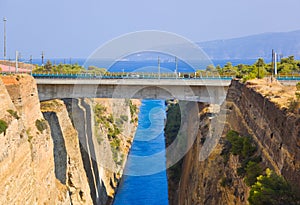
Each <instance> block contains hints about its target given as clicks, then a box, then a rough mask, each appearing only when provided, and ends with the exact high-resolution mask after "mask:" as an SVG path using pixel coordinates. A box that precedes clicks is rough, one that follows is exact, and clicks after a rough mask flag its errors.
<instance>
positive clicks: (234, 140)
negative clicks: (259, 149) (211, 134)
mask: <svg viewBox="0 0 300 205" xmlns="http://www.w3.org/2000/svg"><path fill="white" fill-rule="evenodd" d="M226 137H227V140H228V141H229V142H230V144H231V153H232V154H233V155H241V154H242V150H243V145H244V139H243V138H242V137H240V136H239V134H238V133H237V132H235V131H233V130H231V131H229V132H228V133H227V136H226Z"/></svg>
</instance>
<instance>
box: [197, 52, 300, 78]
mask: <svg viewBox="0 0 300 205" xmlns="http://www.w3.org/2000/svg"><path fill="white" fill-rule="evenodd" d="M206 71H208V72H212V73H213V72H218V73H219V74H220V75H229V76H236V77H238V78H243V79H244V80H245V81H246V80H249V79H254V78H263V77H264V76H266V75H272V73H274V71H273V65H272V63H265V61H264V59H262V58H259V59H258V60H257V61H256V62H255V63H254V64H253V65H245V64H239V65H237V66H233V65H232V63H231V62H228V63H227V64H226V65H224V66H223V67H221V66H220V65H217V66H216V67H215V66H214V65H208V66H207V68H206ZM277 71H278V74H281V75H291V74H294V75H299V74H300V60H295V58H294V56H289V57H287V58H281V60H280V62H278V63H277ZM201 72H202V71H200V70H199V71H198V74H199V75H200V73H201Z"/></svg>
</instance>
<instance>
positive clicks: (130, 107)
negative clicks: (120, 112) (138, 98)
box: [129, 100, 137, 117]
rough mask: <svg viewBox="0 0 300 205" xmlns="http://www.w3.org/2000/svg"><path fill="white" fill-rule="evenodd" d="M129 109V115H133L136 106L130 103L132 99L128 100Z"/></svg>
mask: <svg viewBox="0 0 300 205" xmlns="http://www.w3.org/2000/svg"><path fill="white" fill-rule="evenodd" d="M129 109H130V115H131V117H133V116H134V115H135V114H136V113H137V106H136V105H134V104H132V101H131V100H129Z"/></svg>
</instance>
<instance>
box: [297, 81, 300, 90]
mask: <svg viewBox="0 0 300 205" xmlns="http://www.w3.org/2000/svg"><path fill="white" fill-rule="evenodd" d="M296 88H297V90H298V91H300V82H298V83H297V84H296Z"/></svg>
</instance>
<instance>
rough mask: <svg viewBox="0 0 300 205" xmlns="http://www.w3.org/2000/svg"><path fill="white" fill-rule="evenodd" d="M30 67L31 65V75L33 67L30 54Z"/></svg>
mask: <svg viewBox="0 0 300 205" xmlns="http://www.w3.org/2000/svg"><path fill="white" fill-rule="evenodd" d="M30 67H31V69H30V74H31V75H32V69H33V67H32V55H30Z"/></svg>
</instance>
